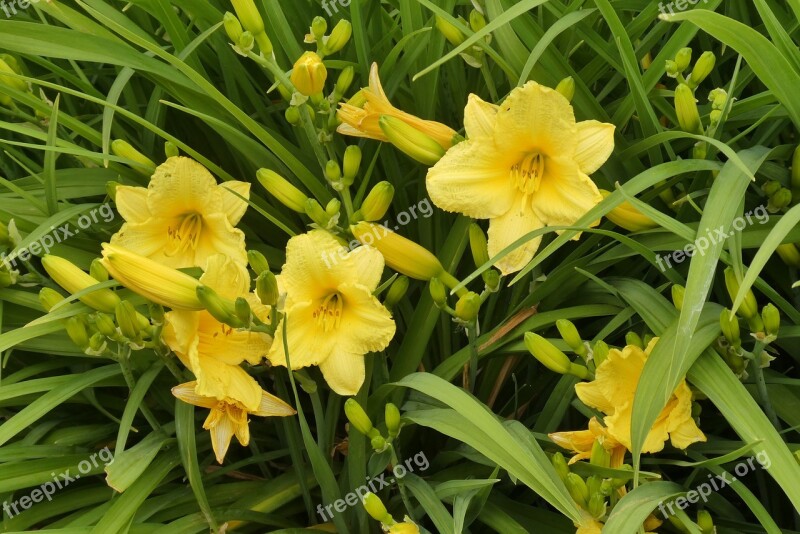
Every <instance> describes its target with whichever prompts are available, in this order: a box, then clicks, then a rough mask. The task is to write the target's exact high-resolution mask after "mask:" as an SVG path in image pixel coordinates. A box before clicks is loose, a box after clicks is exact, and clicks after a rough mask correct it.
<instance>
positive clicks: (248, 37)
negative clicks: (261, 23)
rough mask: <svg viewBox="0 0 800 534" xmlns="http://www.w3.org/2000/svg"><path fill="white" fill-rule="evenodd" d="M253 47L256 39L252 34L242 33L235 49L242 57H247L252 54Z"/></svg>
mask: <svg viewBox="0 0 800 534" xmlns="http://www.w3.org/2000/svg"><path fill="white" fill-rule="evenodd" d="M255 46H256V38H255V36H254V35H253V33H252V32H242V34H241V35H240V36H239V40H238V41H236V48H237V49H238V51H239V53H240V54H241V55H243V56H247V54H249V53H250V52H252V51H253V48H255Z"/></svg>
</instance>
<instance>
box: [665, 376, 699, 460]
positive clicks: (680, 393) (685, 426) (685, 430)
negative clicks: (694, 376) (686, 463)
mask: <svg viewBox="0 0 800 534" xmlns="http://www.w3.org/2000/svg"><path fill="white" fill-rule="evenodd" d="M673 399H674V401H675V402H674V406H672V407H671V408H672V409H671V410H669V416H668V420H667V430H668V431H669V437H670V440H671V441H672V446H673V447H676V448H678V449H685V448H686V447H688V446H689V445H691V444H692V443H697V442H700V441H706V436H705V434H703V432H702V431H701V430H700V429H699V428H698V427H697V423H695V421H694V418H692V391H691V390H690V389H689V386H688V385H686V381H685V380H683V381H681V383H680V384H679V385H678V387H677V389H676V390H675V393H674V397H673Z"/></svg>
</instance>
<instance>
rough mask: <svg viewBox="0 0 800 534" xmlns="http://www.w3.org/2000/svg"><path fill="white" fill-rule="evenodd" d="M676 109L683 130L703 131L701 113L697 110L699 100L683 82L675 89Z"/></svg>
mask: <svg viewBox="0 0 800 534" xmlns="http://www.w3.org/2000/svg"><path fill="white" fill-rule="evenodd" d="M675 111H676V112H677V114H678V124H680V127H681V129H682V130H683V131H685V132H688V133H693V134H699V133H702V132H703V126H702V124H701V122H700V113H699V112H698V111H697V101H696V100H695V98H694V93H692V90H691V89H690V88H689V86H688V85H686V84H683V83H681V84H679V85H678V87H677V89H675Z"/></svg>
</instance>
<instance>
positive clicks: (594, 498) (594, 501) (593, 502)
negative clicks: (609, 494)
mask: <svg viewBox="0 0 800 534" xmlns="http://www.w3.org/2000/svg"><path fill="white" fill-rule="evenodd" d="M586 510H587V511H588V512H589V513H590V514H591V515H592V517H594V518H595V519H600V518H601V517H603V516H604V515H606V498H605V496H604V495H602V494H601V493H593V494H592V495H591V497H589V505H588V507H587V508H586Z"/></svg>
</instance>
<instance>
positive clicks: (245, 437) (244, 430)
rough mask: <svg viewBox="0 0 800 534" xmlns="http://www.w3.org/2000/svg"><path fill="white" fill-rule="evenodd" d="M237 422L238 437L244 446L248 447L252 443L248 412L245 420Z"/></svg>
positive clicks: (236, 433)
mask: <svg viewBox="0 0 800 534" xmlns="http://www.w3.org/2000/svg"><path fill="white" fill-rule="evenodd" d="M236 423H238V422H234V428H235V431H234V432H235V435H236V439H237V440H239V444H240V445H241V446H242V447H247V446H248V445H250V425H249V424H248V423H247V414H246V413H245V414H244V421H243V422H240V423H239V424H236Z"/></svg>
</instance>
